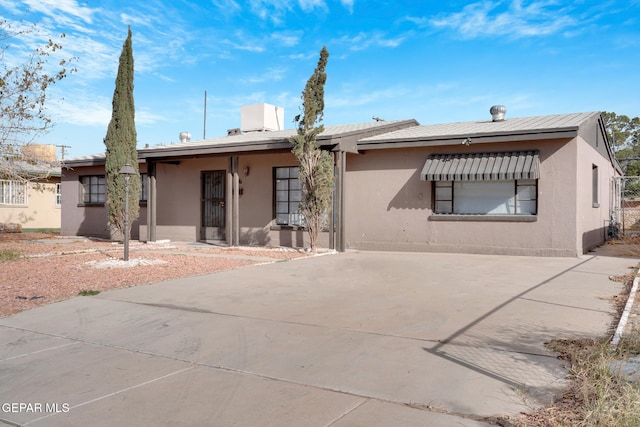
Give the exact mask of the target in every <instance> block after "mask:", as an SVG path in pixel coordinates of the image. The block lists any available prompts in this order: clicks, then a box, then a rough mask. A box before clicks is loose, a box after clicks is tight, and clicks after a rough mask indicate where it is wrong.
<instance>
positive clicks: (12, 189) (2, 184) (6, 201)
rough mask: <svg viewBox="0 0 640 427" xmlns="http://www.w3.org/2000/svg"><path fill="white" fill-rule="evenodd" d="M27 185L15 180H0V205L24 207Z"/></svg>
mask: <svg viewBox="0 0 640 427" xmlns="http://www.w3.org/2000/svg"><path fill="white" fill-rule="evenodd" d="M27 203H28V197H27V183H26V182H21V181H15V180H0V205H12V206H26V205H27Z"/></svg>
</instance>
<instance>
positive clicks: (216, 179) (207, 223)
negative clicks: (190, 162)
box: [201, 171, 227, 240]
mask: <svg viewBox="0 0 640 427" xmlns="http://www.w3.org/2000/svg"><path fill="white" fill-rule="evenodd" d="M226 174H227V172H226V171H207V172H202V192H201V194H202V197H201V206H202V208H201V217H202V239H203V240H224V238H225V233H224V231H225V215H224V212H225V207H224V203H225V200H224V196H225V177H226Z"/></svg>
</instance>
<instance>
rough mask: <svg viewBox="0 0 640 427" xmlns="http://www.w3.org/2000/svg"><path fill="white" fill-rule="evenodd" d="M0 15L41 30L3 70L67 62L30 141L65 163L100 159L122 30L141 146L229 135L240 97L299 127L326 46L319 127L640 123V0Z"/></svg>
mask: <svg viewBox="0 0 640 427" xmlns="http://www.w3.org/2000/svg"><path fill="white" fill-rule="evenodd" d="M0 16H1V17H3V18H5V19H7V20H9V21H10V22H12V23H13V24H14V26H15V27H16V28H19V27H20V26H26V25H29V24H30V23H35V24H37V31H36V32H34V33H31V34H29V35H28V36H24V37H21V38H17V39H12V40H10V41H5V43H9V49H8V50H7V51H6V52H5V57H4V59H3V60H4V61H6V63H7V64H9V65H10V63H11V62H10V61H18V58H20V57H21V56H20V55H24V54H26V52H28V51H29V50H30V49H33V48H34V47H36V46H38V45H42V43H43V41H46V40H48V39H49V38H51V39H53V40H60V42H61V44H62V45H63V49H62V50H61V51H59V52H56V55H58V56H60V55H62V57H66V58H68V57H74V58H75V59H74V67H75V68H76V69H77V71H76V72H74V73H73V74H71V75H69V76H68V77H67V78H65V79H64V80H62V81H60V82H58V83H57V84H56V85H54V87H53V88H52V91H51V93H50V94H49V98H48V99H47V107H48V111H49V114H50V116H51V118H52V119H53V121H54V123H55V127H54V128H53V130H52V131H51V132H49V133H48V134H46V135H43V136H40V137H38V138H37V140H36V142H39V143H44V144H56V145H65V146H67V148H66V149H65V158H66V159H68V158H73V157H80V156H85V155H91V154H99V153H103V152H104V143H103V139H104V136H105V134H106V131H107V126H108V123H109V120H110V118H111V100H112V97H113V90H114V86H115V76H116V73H117V69H118V58H119V55H120V52H121V49H122V44H123V42H124V40H125V39H126V37H127V27H128V26H130V27H131V31H132V33H133V38H132V40H133V55H134V63H135V66H134V67H135V78H134V86H135V88H134V99H135V108H136V130H137V135H138V147H139V148H142V147H144V146H145V145H147V144H148V145H149V146H155V145H160V144H163V145H164V144H171V143H177V142H179V133H180V132H182V131H188V132H190V133H191V135H192V141H196V140H200V139H202V138H203V136H204V135H205V132H206V137H207V138H212V137H217V136H224V135H226V134H227V130H228V129H232V128H237V127H239V126H240V107H241V106H242V105H248V104H258V103H269V104H274V105H277V106H280V107H283V108H284V110H285V128H287V129H293V128H295V125H294V122H293V118H294V116H295V115H296V114H298V112H299V109H300V106H301V105H302V101H301V97H300V96H301V92H302V90H303V89H304V85H305V83H306V81H307V79H308V78H309V77H310V76H311V74H312V73H313V70H314V68H315V66H316V64H317V61H318V56H319V52H320V50H321V49H322V47H323V46H326V47H327V50H328V51H329V61H328V65H327V70H326V71H327V83H326V86H325V111H324V121H323V123H324V124H325V125H338V124H347V123H366V122H371V121H372V120H373V117H377V118H381V119H384V120H398V119H416V120H417V121H418V122H419V123H420V124H423V125H427V124H435V123H449V122H460V121H474V120H489V119H490V114H489V108H490V107H491V106H492V105H496V104H502V105H505V106H506V107H507V115H506V118H507V119H508V118H509V117H524V116H535V115H545V114H562V113H576V112H586V111H613V112H615V113H617V114H625V115H628V116H631V117H636V116H640V70H639V68H640V67H639V66H640V0H616V1H608V0H598V1H590V0H572V1H564V0H531V1H526V0H479V1H458V0H445V1H442V0H437V1H435V0H422V1H418V0H399V1H385V0H379V1H368V0H339V1H329V0H297V1H288V0H249V1H239V0H194V1H184V0H145V1H144V2H138V1H131V0H87V1H82V0H81V1H78V0H0ZM63 33H64V34H65V37H64V38H63V39H59V36H60V34H63ZM64 55H66V56H64ZM205 91H206V94H207V95H206V129H205V125H204V124H205ZM59 154H60V151H59Z"/></svg>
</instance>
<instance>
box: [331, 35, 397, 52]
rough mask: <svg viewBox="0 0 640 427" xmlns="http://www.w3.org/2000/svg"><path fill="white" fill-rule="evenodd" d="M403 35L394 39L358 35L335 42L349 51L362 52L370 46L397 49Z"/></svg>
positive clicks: (382, 36)
mask: <svg viewBox="0 0 640 427" xmlns="http://www.w3.org/2000/svg"><path fill="white" fill-rule="evenodd" d="M405 38H406V37H405V36H404V35H398V36H396V37H385V36H384V35H383V34H381V33H358V34H357V35H355V36H351V37H349V36H344V37H341V38H340V39H339V40H338V41H337V42H338V43H341V44H346V45H347V46H349V49H350V50H364V49H367V48H369V47H370V46H378V47H398V46H400V45H401V44H402V42H403V41H404V40H405Z"/></svg>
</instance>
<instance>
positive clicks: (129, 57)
mask: <svg viewBox="0 0 640 427" xmlns="http://www.w3.org/2000/svg"><path fill="white" fill-rule="evenodd" d="M136 144H137V135H136V125H135V107H134V103H133V50H132V47H131V27H129V30H128V35H127V39H126V40H125V42H124V44H123V45H122V52H121V53H120V62H119V65H118V75H117V77H116V84H115V90H114V91H113V101H112V113H111V121H110V122H109V127H108V128H107V135H106V136H105V138H104V145H105V146H106V162H105V171H106V175H107V177H106V181H107V206H108V209H109V224H110V225H111V226H112V227H114V228H115V229H117V230H118V231H119V232H120V235H121V236H122V237H124V233H125V229H124V222H125V221H124V219H125V212H124V210H125V209H124V208H125V179H124V177H123V176H120V173H119V172H120V169H121V168H122V167H123V166H124V165H125V164H126V163H129V164H130V165H131V166H132V167H133V168H134V169H135V171H136V172H138V152H137V149H136ZM139 176H140V175H139V173H138V174H137V175H133V176H131V177H130V179H129V224H131V222H133V220H135V219H136V218H138V215H139V211H140V209H139V197H140V187H141V185H140V178H139ZM126 232H129V230H126Z"/></svg>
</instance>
